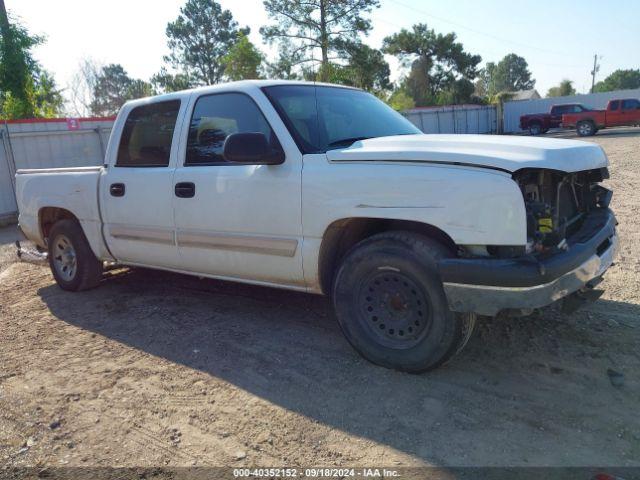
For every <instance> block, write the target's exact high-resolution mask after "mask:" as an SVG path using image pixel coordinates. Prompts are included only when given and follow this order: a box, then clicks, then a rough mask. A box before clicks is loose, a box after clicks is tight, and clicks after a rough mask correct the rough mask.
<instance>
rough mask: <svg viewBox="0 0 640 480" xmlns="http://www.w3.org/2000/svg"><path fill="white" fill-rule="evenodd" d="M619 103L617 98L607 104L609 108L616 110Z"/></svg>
mask: <svg viewBox="0 0 640 480" xmlns="http://www.w3.org/2000/svg"><path fill="white" fill-rule="evenodd" d="M619 104H620V102H619V101H618V100H616V101H614V102H611V104H610V105H609V110H618V105H619Z"/></svg>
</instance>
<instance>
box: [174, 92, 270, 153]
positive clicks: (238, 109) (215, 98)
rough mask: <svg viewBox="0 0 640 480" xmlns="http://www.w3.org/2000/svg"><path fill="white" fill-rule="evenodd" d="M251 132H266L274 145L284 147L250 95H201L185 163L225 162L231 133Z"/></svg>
mask: <svg viewBox="0 0 640 480" xmlns="http://www.w3.org/2000/svg"><path fill="white" fill-rule="evenodd" d="M249 132H260V133H263V134H264V135H265V136H266V137H267V140H269V141H270V143H271V146H272V147H273V148H277V149H280V148H281V147H280V145H279V143H278V140H277V139H276V136H275V134H274V133H273V131H272V130H271V127H270V126H269V123H268V122H267V119H266V118H264V115H263V114H262V112H261V111H260V109H259V108H258V106H257V105H256V104H255V102H254V101H253V100H252V99H251V98H250V97H249V96H247V95H244V94H242V93H220V94H215V95H207V96H203V97H200V98H199V99H198V101H197V102H196V105H195V107H194V109H193V115H192V117H191V125H190V126H189V136H188V139H187V156H186V160H185V165H215V164H220V163H225V159H224V158H223V156H222V147H223V145H224V141H225V139H226V138H227V137H228V136H229V135H231V134H232V133H249Z"/></svg>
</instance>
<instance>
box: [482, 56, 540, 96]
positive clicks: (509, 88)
mask: <svg viewBox="0 0 640 480" xmlns="http://www.w3.org/2000/svg"><path fill="white" fill-rule="evenodd" d="M488 73H489V75H490V76H491V81H490V83H489V85H490V89H489V94H490V95H495V94H496V93H498V92H517V91H519V90H531V89H532V88H533V87H534V86H535V84H536V81H535V80H534V79H533V78H531V72H530V71H529V64H528V63H527V61H526V60H525V59H524V58H522V57H520V56H518V55H516V54H515V53H510V54H509V55H506V56H505V57H504V58H503V59H502V60H500V61H499V62H498V64H497V65H496V66H495V68H492V69H490V70H489V71H488Z"/></svg>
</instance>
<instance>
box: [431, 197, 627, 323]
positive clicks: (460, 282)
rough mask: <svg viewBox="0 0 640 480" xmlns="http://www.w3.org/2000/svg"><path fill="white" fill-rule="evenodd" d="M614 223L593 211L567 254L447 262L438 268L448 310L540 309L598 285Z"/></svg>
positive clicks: (614, 239) (608, 260) (609, 259)
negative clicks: (536, 257)
mask: <svg viewBox="0 0 640 480" xmlns="http://www.w3.org/2000/svg"><path fill="white" fill-rule="evenodd" d="M615 226H616V219H615V216H614V215H613V213H612V212H611V211H610V210H608V209H600V210H598V211H596V212H593V213H592V214H590V215H589V217H588V218H587V219H585V221H584V223H583V226H582V227H581V229H580V230H579V231H578V232H576V234H574V235H573V236H572V237H571V239H570V241H569V242H568V243H569V247H568V248H567V250H565V251H563V252H560V253H556V254H555V255H552V256H550V257H548V258H546V259H542V260H532V259H531V258H510V259H484V258H481V259H464V258H448V259H443V260H441V261H440V263H439V270H440V275H441V277H442V280H443V285H444V291H445V294H446V296H447V300H448V303H449V308H450V309H451V310H453V311H455V312H474V313H477V314H479V315H489V316H494V315H497V314H498V313H500V312H501V311H510V310H530V309H535V308H541V307H544V306H546V305H549V304H551V303H553V302H555V301H557V300H560V299H562V298H564V297H567V296H568V295H570V294H572V293H574V292H578V291H581V290H583V289H585V288H589V287H591V286H593V285H595V284H597V283H598V281H599V279H600V277H602V275H603V274H604V272H605V271H606V270H607V269H608V268H609V267H610V266H611V265H612V264H613V260H614V258H615V256H616V254H617V252H618V236H617V234H616V228H615Z"/></svg>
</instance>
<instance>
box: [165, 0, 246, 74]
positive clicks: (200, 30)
mask: <svg viewBox="0 0 640 480" xmlns="http://www.w3.org/2000/svg"><path fill="white" fill-rule="evenodd" d="M166 33H167V38H168V40H167V44H168V46H169V49H170V50H171V53H170V54H169V55H167V56H165V57H164V60H165V61H166V62H168V63H169V64H170V65H171V66H172V67H173V68H174V69H175V70H176V71H177V72H180V73H181V74H183V75H185V76H186V77H183V78H180V79H178V80H180V81H182V80H184V79H185V78H188V79H189V81H190V82H193V84H195V85H212V84H215V83H218V82H220V80H221V79H222V76H223V74H224V68H225V66H224V63H223V58H224V57H225V55H227V53H229V50H230V49H231V47H232V46H233V44H234V43H235V42H236V40H237V38H238V34H239V33H243V34H245V35H248V34H249V28H248V27H247V28H242V29H240V28H238V22H236V21H235V20H234V19H233V15H232V14H231V12H230V11H229V10H223V9H222V7H221V6H220V4H219V3H217V2H216V1H214V0H187V3H186V4H185V5H184V6H183V7H182V8H181V9H180V15H179V16H178V18H177V19H176V20H175V21H173V22H170V23H169V24H168V25H167V31H166ZM171 83H172V82H169V84H171Z"/></svg>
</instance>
